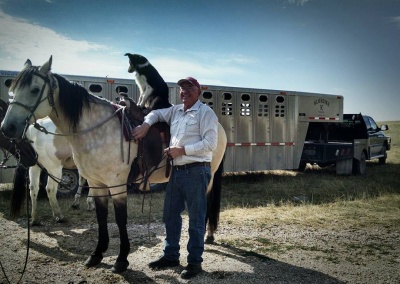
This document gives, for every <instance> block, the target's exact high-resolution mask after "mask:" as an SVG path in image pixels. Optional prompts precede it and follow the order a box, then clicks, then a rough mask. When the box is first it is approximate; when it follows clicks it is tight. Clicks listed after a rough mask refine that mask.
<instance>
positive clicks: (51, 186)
mask: <svg viewBox="0 0 400 284" xmlns="http://www.w3.org/2000/svg"><path fill="white" fill-rule="evenodd" d="M50 174H53V175H54V176H55V177H56V178H57V179H58V180H61V178H62V167H61V166H60V167H59V169H57V171H55V170H52V171H51V172H50V171H49V177H48V178H47V185H46V192H47V197H48V198H49V202H50V206H51V209H52V210H53V217H54V219H55V220H56V221H57V222H59V223H62V222H64V221H65V220H64V215H63V214H61V210H60V207H59V206H58V201H57V188H58V182H57V181H56V180H53V179H52V178H51V177H50Z"/></svg>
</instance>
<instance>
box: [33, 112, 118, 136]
mask: <svg viewBox="0 0 400 284" xmlns="http://www.w3.org/2000/svg"><path fill="white" fill-rule="evenodd" d="M122 110H123V108H122V107H121V108H119V109H117V110H115V111H114V112H113V113H112V114H111V115H110V116H109V117H107V118H106V119H104V120H103V121H100V122H99V123H97V124H95V125H94V126H92V127H90V128H88V129H85V130H82V131H79V132H74V133H70V134H62V133H56V132H51V131H48V130H47V129H46V128H45V127H43V126H41V125H40V124H39V123H37V122H36V121H35V123H34V124H33V126H34V127H35V128H36V129H37V130H39V131H40V132H43V133H45V134H51V135H54V136H76V135H82V134H86V133H88V132H90V131H92V130H94V129H96V128H97V127H100V126H102V125H103V124H105V123H106V122H107V121H109V120H110V119H111V118H113V117H114V116H115V115H117V114H118V112H120V111H122Z"/></svg>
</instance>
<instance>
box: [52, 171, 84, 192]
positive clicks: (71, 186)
mask: <svg viewBox="0 0 400 284" xmlns="http://www.w3.org/2000/svg"><path fill="white" fill-rule="evenodd" d="M62 182H63V184H59V185H58V189H57V197H58V198H62V197H71V196H74V195H75V194H76V192H77V190H78V188H79V174H78V170H72V169H63V172H62Z"/></svg>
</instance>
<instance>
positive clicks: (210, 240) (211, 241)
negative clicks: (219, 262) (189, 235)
mask: <svg viewBox="0 0 400 284" xmlns="http://www.w3.org/2000/svg"><path fill="white" fill-rule="evenodd" d="M204 243H205V244H207V245H212V244H213V243H214V236H207V238H206V240H205V241H204Z"/></svg>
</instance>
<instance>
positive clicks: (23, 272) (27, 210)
mask: <svg viewBox="0 0 400 284" xmlns="http://www.w3.org/2000/svg"><path fill="white" fill-rule="evenodd" d="M28 180H29V176H28V173H26V176H25V182H26V184H25V186H26V188H29V181H28ZM26 216H27V219H28V222H27V223H28V240H27V242H26V255H25V264H24V268H23V270H22V273H21V277H20V278H19V280H18V282H17V283H20V282H21V280H22V277H24V274H25V272H26V267H27V265H28V258H29V248H30V241H31V226H30V223H29V190H26ZM0 267H1V270H2V272H3V275H4V277H5V278H6V280H7V283H9V284H11V281H10V279H8V276H7V273H6V271H5V270H4V267H3V264H2V263H1V261H0Z"/></svg>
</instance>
